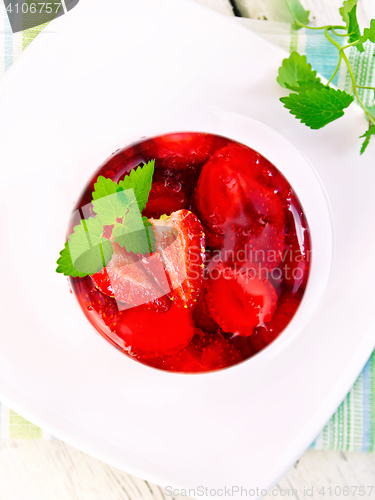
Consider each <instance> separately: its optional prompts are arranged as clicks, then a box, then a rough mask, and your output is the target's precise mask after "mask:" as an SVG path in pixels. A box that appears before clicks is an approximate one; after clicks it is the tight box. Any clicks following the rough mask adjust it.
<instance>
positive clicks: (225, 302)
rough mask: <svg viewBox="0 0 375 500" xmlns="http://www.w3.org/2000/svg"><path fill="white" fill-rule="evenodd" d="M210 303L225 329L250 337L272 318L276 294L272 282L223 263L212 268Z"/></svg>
mask: <svg viewBox="0 0 375 500" xmlns="http://www.w3.org/2000/svg"><path fill="white" fill-rule="evenodd" d="M207 306H208V309H209V311H210V313H211V316H212V318H213V319H214V320H215V321H216V322H217V323H218V324H219V326H220V327H221V328H222V330H224V332H230V333H232V334H234V335H242V336H245V337H247V336H249V335H251V334H252V333H253V329H254V328H255V327H256V326H258V325H261V324H263V323H266V322H268V321H270V320H271V318H272V316H273V314H274V312H275V310H276V306H277V294H276V291H275V289H274V288H273V286H272V285H271V283H270V282H269V281H267V280H262V279H260V278H258V277H257V276H253V273H247V272H246V270H244V269H239V270H235V269H233V268H231V267H229V266H226V265H225V264H223V263H221V262H220V263H219V264H217V266H215V267H212V268H211V269H210V279H209V282H208V287H207Z"/></svg>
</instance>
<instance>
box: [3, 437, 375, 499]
mask: <svg viewBox="0 0 375 500" xmlns="http://www.w3.org/2000/svg"><path fill="white" fill-rule="evenodd" d="M163 486H167V485H161V486H160V487H159V486H155V485H153V484H150V483H146V482H145V481H142V480H140V479H137V478H135V477H133V476H130V475H128V474H126V473H124V472H122V471H120V470H118V469H115V468H114V467H110V466H109V465H106V464H104V463H103V462H100V461H99V460H96V459H94V458H92V457H90V456H88V455H86V454H84V453H82V452H80V451H78V450H76V449H75V448H72V447H71V446H68V445H66V444H65V443H63V442H62V441H42V440H40V441H37V440H30V441H20V440H19V441H11V440H9V441H7V440H3V441H0V500H141V499H142V500H168V498H172V497H171V496H167V495H165V494H164V493H163V488H162V487H163ZM243 486H244V487H246V485H243ZM323 487H324V490H322V488H323ZM329 487H331V490H330V489H329ZM356 487H357V488H356ZM360 487H362V488H360ZM363 487H364V488H363ZM371 487H372V489H371V490H370V488H371ZM355 488H356V489H355ZM323 492H324V493H325V494H324V495H323ZM330 492H331V495H330V494H329V493H330ZM363 492H365V494H364V495H363V494H362V493H363ZM311 493H312V494H311ZM346 493H349V494H348V495H347V494H346ZM174 498H175V500H183V498H184V497H181V496H175V497H174ZM243 498H251V497H250V496H249V495H248V496H247V497H246V496H245V495H243ZM266 498H295V499H297V500H298V499H304V498H309V499H312V500H323V499H324V500H328V499H330V498H331V499H344V498H346V499H349V500H352V499H358V500H361V499H362V500H363V499H375V454H361V453H341V452H320V451H312V450H310V451H307V452H306V453H305V454H304V455H303V456H302V457H301V459H300V460H299V461H298V462H297V464H296V465H295V466H294V467H292V468H291V469H290V471H289V472H288V473H287V474H286V475H285V476H284V477H283V478H282V480H281V481H280V482H279V484H278V485H277V486H276V487H275V488H273V489H272V490H271V492H270V493H269V494H268V495H267V497H266ZM184 500H185V499H184Z"/></svg>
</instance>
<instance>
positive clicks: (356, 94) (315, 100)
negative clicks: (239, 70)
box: [277, 0, 375, 154]
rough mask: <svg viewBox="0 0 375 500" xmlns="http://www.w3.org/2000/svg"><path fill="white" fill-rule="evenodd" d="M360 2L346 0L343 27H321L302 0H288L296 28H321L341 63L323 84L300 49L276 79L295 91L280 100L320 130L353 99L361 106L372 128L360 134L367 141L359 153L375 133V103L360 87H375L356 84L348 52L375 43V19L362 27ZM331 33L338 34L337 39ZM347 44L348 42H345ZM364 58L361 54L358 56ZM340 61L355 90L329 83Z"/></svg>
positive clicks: (341, 10) (342, 13) (285, 63)
mask: <svg viewBox="0 0 375 500" xmlns="http://www.w3.org/2000/svg"><path fill="white" fill-rule="evenodd" d="M357 1H358V0H345V1H344V3H343V6H342V7H341V8H340V14H341V17H342V19H343V21H344V23H345V25H343V26H336V25H326V26H321V27H315V26H309V25H308V23H309V12H308V11H306V10H305V9H304V7H303V6H302V4H301V2H300V0H285V2H286V4H287V7H288V9H289V12H290V13H291V15H292V17H293V19H294V25H293V27H294V28H295V29H299V28H306V29H313V30H322V31H324V34H325V36H326V38H327V40H328V41H329V42H330V43H331V44H332V45H333V46H334V47H335V48H336V49H337V51H338V56H339V57H338V64H337V67H336V69H335V71H334V72H333V74H332V76H331V78H330V79H329V80H328V82H327V84H323V83H322V82H321V80H320V78H319V77H318V76H317V73H316V71H314V69H313V68H312V67H311V65H310V64H309V63H308V62H307V59H306V56H304V55H300V54H299V53H298V52H292V53H291V55H290V56H289V57H288V58H286V59H284V61H283V63H282V66H281V67H280V68H279V74H278V77H277V82H278V83H279V84H280V85H281V87H284V88H286V89H288V90H290V91H292V93H290V94H289V96H287V97H282V98H281V99H280V101H281V102H282V103H283V104H284V106H285V108H287V109H288V110H289V112H290V113H291V114H293V115H294V116H295V117H296V118H297V119H299V120H301V122H302V123H304V124H305V125H306V126H308V127H310V128H312V129H319V128H322V127H324V126H326V125H327V124H329V123H331V122H332V121H334V120H337V119H338V118H340V117H341V116H343V115H344V109H345V108H347V107H348V106H349V105H350V104H351V103H352V102H353V101H355V100H356V101H357V103H358V104H359V105H360V106H361V107H362V109H363V111H364V112H365V115H366V117H367V119H368V121H369V129H368V130H367V131H366V132H365V133H364V134H363V135H362V136H361V137H362V138H363V137H364V138H365V140H364V142H363V144H362V147H361V150H360V154H363V153H364V151H365V150H366V148H367V146H368V144H369V142H370V139H371V137H372V136H373V135H375V133H374V130H375V113H374V109H375V107H374V106H366V105H365V104H364V102H363V100H362V98H361V90H362V89H367V90H372V91H374V100H375V87H363V86H361V85H360V84H359V83H357V81H356V79H355V76H354V72H353V69H352V66H351V63H350V60H349V58H348V55H347V54H346V52H345V51H346V50H347V49H348V48H349V47H355V48H356V49H357V50H358V51H359V52H360V53H363V52H364V50H365V49H364V46H363V44H364V43H375V20H374V19H372V20H371V22H370V26H369V28H365V29H364V30H363V33H362V34H361V30H360V27H359V24H358V19H357ZM332 35H335V37H336V38H334V37H333V36H332ZM338 37H340V38H341V39H342V40H345V39H346V40H347V42H344V43H343V45H340V43H338V41H337V38H338ZM345 43H346V44H345ZM359 57H362V55H359ZM341 64H345V65H346V67H347V71H348V76H349V77H350V81H351V85H352V89H351V91H350V92H349V93H348V92H345V91H342V90H337V89H335V88H333V87H331V86H330V84H331V82H332V81H333V79H334V77H335V76H336V74H337V73H338V71H339V69H340V66H341Z"/></svg>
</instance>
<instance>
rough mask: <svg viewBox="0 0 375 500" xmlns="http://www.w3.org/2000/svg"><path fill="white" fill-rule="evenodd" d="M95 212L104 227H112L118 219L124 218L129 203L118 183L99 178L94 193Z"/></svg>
mask: <svg viewBox="0 0 375 500" xmlns="http://www.w3.org/2000/svg"><path fill="white" fill-rule="evenodd" d="M92 198H93V201H92V204H93V207H94V212H95V213H96V214H97V216H98V218H99V219H100V221H101V222H102V223H103V224H104V225H108V226H110V225H111V224H114V223H115V222H116V219H117V218H118V217H124V215H125V214H126V213H127V211H128V207H129V201H128V198H127V195H126V193H124V191H123V190H122V188H120V187H119V185H118V184H117V183H116V182H113V181H112V180H111V179H106V178H105V177H103V176H99V177H98V180H97V182H96V183H95V184H94V191H93V193H92Z"/></svg>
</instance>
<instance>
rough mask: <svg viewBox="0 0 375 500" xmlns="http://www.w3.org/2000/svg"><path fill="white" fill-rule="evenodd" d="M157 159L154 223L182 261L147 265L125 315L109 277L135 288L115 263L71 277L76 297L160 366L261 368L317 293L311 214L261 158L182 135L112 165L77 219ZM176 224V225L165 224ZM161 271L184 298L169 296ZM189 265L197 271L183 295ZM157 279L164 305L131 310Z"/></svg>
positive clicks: (133, 350) (95, 318)
mask: <svg viewBox="0 0 375 500" xmlns="http://www.w3.org/2000/svg"><path fill="white" fill-rule="evenodd" d="M151 159H155V160H156V163H155V173H154V178H153V185H152V190H151V193H150V196H149V201H148V203H147V206H146V209H145V210H144V212H143V214H142V215H145V216H147V217H148V218H149V220H151V222H152V223H153V225H154V228H156V229H157V228H158V226H160V225H161V224H164V225H165V224H166V225H167V226H170V227H171V228H174V230H176V231H177V233H176V234H178V237H179V242H180V247H179V248H180V249H182V250H181V255H179V256H177V257H176V252H173V251H172V250H170V251H169V254H168V249H167V250H164V251H163V252H164V253H163V258H162V260H163V262H162V261H161V259H160V255H161V254H160V255H159V254H158V253H157V252H156V253H155V254H153V255H152V256H151V257H136V260H137V259H138V260H137V263H136V267H135V268H134V271H133V273H132V274H131V275H129V273H128V275H126V277H125V278H124V280H125V281H126V286H127V287H129V288H128V289H124V290H125V292H126V293H125V294H123V297H124V298H123V300H124V304H123V307H120V308H119V305H118V304H119V303H118V302H116V300H115V299H114V298H113V297H111V294H112V288H111V286H112V285H111V282H110V281H108V276H109V275H110V276H111V277H112V279H113V280H114V283H115V285H116V286H121V283H122V282H123V281H124V280H123V279H122V274H121V272H122V271H121V269H120V271H118V269H116V268H115V267H114V264H113V263H112V264H111V263H110V264H108V266H107V269H105V270H103V271H102V272H101V273H97V274H96V275H94V276H93V277H90V276H87V277H85V278H70V282H71V287H72V290H73V292H74V294H75V296H76V298H77V300H78V302H79V304H80V306H81V308H82V310H83V312H84V313H85V315H86V317H87V318H88V319H89V321H90V322H91V323H92V325H93V326H94V327H95V328H96V330H97V331H98V332H99V333H100V334H101V335H102V336H103V337H105V338H106V339H107V340H108V341H110V342H111V343H112V344H113V345H115V346H116V347H117V348H119V349H120V350H122V351H123V352H124V353H126V354H127V355H128V356H130V357H132V358H134V359H137V360H138V361H141V362H142V363H145V364H147V365H149V366H153V367H156V368H160V369H164V370H170V371H178V372H187V373H189V372H205V371H211V370H217V369H220V368H225V367H228V366H231V365H234V364H236V363H239V362H241V361H243V360H245V359H247V358H250V357H251V356H253V355H254V354H256V353H257V352H259V351H261V350H262V349H263V348H264V347H266V346H267V345H268V344H270V343H271V342H272V341H273V340H274V339H275V338H276V337H277V336H278V335H279V334H280V333H281V332H282V331H283V330H284V328H285V327H286V326H287V325H288V323H289V322H290V321H291V319H292V318H293V316H294V314H295V312H296V311H297V309H298V306H299V304H300V302H301V300H302V297H303V294H304V292H305V288H306V284H307V280H308V275H309V265H310V260H311V245H310V236H309V230H308V225H307V221H306V219H305V216H304V213H303V210H302V207H301V204H300V202H299V200H298V198H297V196H296V194H295V193H294V191H293V189H292V187H291V186H290V184H289V183H288V182H287V180H286V179H285V178H284V177H283V176H282V175H281V173H280V172H279V171H278V170H277V169H276V168H275V167H274V166H273V165H272V164H271V163H270V162H268V161H267V160H266V159H265V158H264V157H263V156H261V155H260V154H258V153H257V152H255V151H253V150H252V149H250V148H248V147H246V146H243V145H241V144H239V143H237V142H234V141H232V140H230V139H226V138H224V137H220V136H215V135H211V134H203V133H175V134H169V135H165V136H160V137H156V138H153V139H146V140H143V141H141V142H139V143H137V144H134V145H132V146H130V147H126V148H124V149H121V150H119V151H116V152H115V153H114V154H112V156H111V157H110V158H109V159H108V160H106V161H105V162H104V164H103V165H101V166H100V167H99V169H98V170H97V172H96V173H95V174H94V175H93V177H92V178H91V179H90V181H89V183H88V185H87V186H86V187H85V189H84V190H83V193H82V195H81V197H80V199H79V200H78V202H77V204H76V207H75V210H77V209H78V208H81V207H83V206H84V205H87V204H89V203H90V201H91V194H92V191H93V190H94V184H95V182H96V179H97V177H98V176H99V175H103V176H104V177H109V178H111V179H112V180H114V181H116V182H117V181H119V180H121V179H123V178H124V177H125V176H126V175H127V174H128V173H129V172H130V170H131V169H133V168H135V167H137V166H138V165H140V164H143V163H146V162H147V161H149V160H151ZM89 212H90V209H89ZM164 214H166V215H168V216H170V217H169V218H167V219H164V222H161V221H159V220H158V219H159V217H160V216H161V215H164ZM87 215H93V216H95V214H94V213H93V212H92V213H91V214H90V213H89V214H87V211H86V216H87ZM68 232H69V231H68ZM156 234H158V233H157V232H156ZM157 244H158V236H157ZM161 244H162V241H161V242H160V245H161ZM121 251H122V250H121V249H120V248H119V249H118V255H117V254H116V255H117V257H118V258H120V259H122V258H123V256H121ZM115 253H116V251H115ZM125 253H126V252H125ZM117 257H116V258H117ZM114 258H115V257H113V259H114ZM126 259H131V260H134V254H132V255H130V256H129V255H127V256H126ZM152 259H153V260H152ZM179 259H180V260H179ZM111 266H112V267H111ZM152 266H154V267H152ZM158 266H159V267H158ZM160 266H161V270H163V266H164V269H165V271H166V275H167V277H168V284H169V285H170V290H172V291H170V292H169V293H166V294H164V291H168V290H167V289H168V284H165V283H164V284H163V283H162V281H161V280H159V279H158V276H157V273H158V272H159V271H158V270H160V269H159V268H160ZM179 266H180V267H181V266H182V267H183V266H185V271H186V275H185V278H184V280H183V281H182V283H180V284H179V282H178V278H179V276H178V273H179V269H180V267H179ZM194 266H195V267H194ZM107 273H108V274H107ZM111 273H112V274H111ZM146 275H147V276H149V277H150V276H151V278H150V279H151V280H152V283H153V285H152V286H151V285H150V284H149V282H148V284H147V286H146V292H148V291H150V290H154V289H155V288H156V287H157V289H158V290H161V289H162V292H160V293H159V295H160V294H161V296H160V297H159V298H158V299H157V300H154V301H151V302H149V303H146V304H141V305H137V304H136V303H134V304H133V305H131V306H129V304H127V303H126V302H125V299H126V297H132V296H133V295H134V294H135V293H136V292H137V293H138V288H139V287H140V286H142V287H143V288H142V290H145V286H144V282H143V281H144V279H145V278H144V276H146ZM154 279H155V281H154ZM116 280H117V281H116ZM174 280H175V281H176V284H174ZM146 281H147V279H146ZM180 281H181V279H180ZM119 283H120V285H119ZM155 283H156V284H155ZM172 285H173V286H172ZM124 286H125V285H124ZM164 286H166V289H165V288H163V287H164ZM137 287H138V288H137ZM160 287H161V288H160ZM133 292H134V293H133ZM146 292H143V293H146ZM163 294H164V295H163ZM145 296H146V295H145ZM129 300H132V299H129ZM134 305H136V307H133V306H134Z"/></svg>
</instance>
